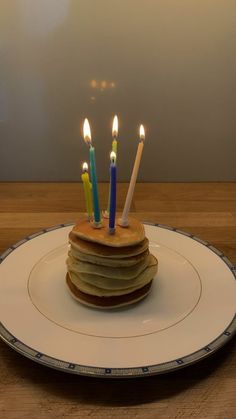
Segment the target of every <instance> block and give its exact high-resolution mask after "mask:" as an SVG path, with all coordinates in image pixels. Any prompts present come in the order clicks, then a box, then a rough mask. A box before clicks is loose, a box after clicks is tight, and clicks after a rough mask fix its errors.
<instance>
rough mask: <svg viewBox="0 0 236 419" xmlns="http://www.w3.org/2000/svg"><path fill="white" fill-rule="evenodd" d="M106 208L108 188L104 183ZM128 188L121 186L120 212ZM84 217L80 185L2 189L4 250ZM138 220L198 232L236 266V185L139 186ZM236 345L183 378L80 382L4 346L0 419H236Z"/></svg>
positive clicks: (136, 200) (0, 246)
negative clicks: (59, 225)
mask: <svg viewBox="0 0 236 419" xmlns="http://www.w3.org/2000/svg"><path fill="white" fill-rule="evenodd" d="M99 188H100V195H101V205H102V207H106V202H107V191H108V185H107V184H101V185H99ZM126 191H127V184H120V185H119V187H118V203H119V205H118V209H119V210H121V209H122V205H123V203H124V199H125V194H126ZM83 211H84V200H83V194H82V186H81V184H76V183H2V184H0V252H2V251H4V249H6V248H7V247H8V246H10V245H11V244H12V243H14V242H16V241H18V240H20V239H21V238H22V237H24V236H27V235H28V234H31V233H33V232H35V231H37V230H40V229H42V228H45V227H48V226H51V225H55V224H58V223H64V222H74V221H75V220H76V219H77V218H78V217H79V216H80V215H81V213H83ZM132 212H133V213H134V214H135V216H136V217H138V218H139V219H140V220H146V221H151V222H158V223H162V224H167V225H172V226H174V227H177V228H179V229H183V230H186V231H189V232H192V233H193V234H195V235H198V236H199V237H201V238H203V239H205V240H207V241H209V242H211V243H212V244H213V245H214V246H216V247H217V248H219V249H220V250H222V251H223V252H224V253H225V254H226V255H227V256H228V257H229V258H230V259H231V260H232V262H233V263H234V264H235V265H236V184H235V183H189V184H184V183H182V184H181V183H176V184H173V183H172V184H170V183H165V184H164V183H163V184H149V183H147V184H141V183H140V184H138V185H137V187H136V191H135V197H134V202H133V205H132ZM235 347H236V345H235V339H233V340H232V341H231V342H230V344H228V345H227V346H226V347H224V348H222V349H221V350H220V351H219V352H218V353H216V354H215V355H213V356H211V357H209V358H208V359H206V360H204V361H203V362H200V363H198V364H196V365H193V366H191V367H188V368H186V369H183V370H179V371H178V372H175V373H171V374H167V375H163V376H156V377H149V378H143V379H134V380H113V381H110V380H109V381H106V380H99V379H91V378H84V377H77V376H73V375H69V374H65V373H62V372H58V371H54V370H51V369H49V368H45V367H42V366H40V365H38V364H36V363H34V362H32V361H30V360H27V359H26V358H24V357H22V356H21V355H19V354H17V353H15V352H14V351H13V350H11V349H10V348H9V347H7V346H6V345H5V344H4V343H3V342H0V351H1V361H0V362H1V364H0V366H1V374H0V415H1V417H2V418H4V419H5V418H10V419H13V418H26V419H27V418H30V419H34V418H35V419H36V418H37V419H38V418H45V419H46V418H49V419H50V418H87V417H93V418H112V417H115V418H121V417H123V416H124V415H125V416H126V417H128V418H139V417H140V418H150V419H152V418H163V419H190V418H200V419H205V418H206V419H213V418H214V419H215V418H218V419H232V418H233V417H235V416H236V401H235V400H236V398H235V393H236V354H235Z"/></svg>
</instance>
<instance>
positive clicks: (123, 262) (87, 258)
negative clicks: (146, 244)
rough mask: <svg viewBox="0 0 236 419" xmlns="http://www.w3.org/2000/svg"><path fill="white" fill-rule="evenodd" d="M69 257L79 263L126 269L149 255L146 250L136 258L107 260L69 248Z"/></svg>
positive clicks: (106, 258)
mask: <svg viewBox="0 0 236 419" xmlns="http://www.w3.org/2000/svg"><path fill="white" fill-rule="evenodd" d="M69 255H71V256H72V257H73V258H74V259H76V260H79V261H81V262H88V263H93V264H94V265H102V266H113V267H114V266H115V267H122V266H123V267H128V266H133V265H137V263H139V262H141V261H142V260H143V259H145V258H146V257H147V256H148V255H149V250H148V249H147V250H145V251H144V252H142V253H140V254H139V255H136V256H130V257H126V258H123V259H121V258H119V259H118V258H116V259H113V258H108V257H100V256H96V255H89V254H86V253H82V252H80V251H79V250H78V249H75V248H74V247H72V246H71V248H70V250H69Z"/></svg>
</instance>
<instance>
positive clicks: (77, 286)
mask: <svg viewBox="0 0 236 419" xmlns="http://www.w3.org/2000/svg"><path fill="white" fill-rule="evenodd" d="M106 223H107V220H104V227H103V228H101V229H94V228H92V227H91V225H90V224H89V223H88V221H86V220H83V221H80V222H78V223H77V224H76V225H75V226H74V227H73V229H72V231H71V232H70V233H69V242H70V249H69V253H68V258H67V269H68V272H67V276H66V281H67V285H68V287H69V290H70V292H71V294H72V296H73V297H74V298H76V299H77V300H78V301H80V302H81V303H84V304H86V305H89V306H92V307H97V308H115V307H121V306H125V305H128V304H131V303H134V302H137V301H139V300H141V299H142V298H144V297H145V296H146V295H147V294H148V293H149V291H150V289H151V284H152V280H153V278H154V276H155V275H156V272H157V260H156V258H155V257H154V256H153V255H151V254H150V252H149V249H148V244H149V243H148V239H147V238H146V237H145V232H144V227H143V225H142V224H141V223H140V222H139V221H138V220H135V219H133V218H130V219H129V227H127V228H122V227H120V226H117V227H116V233H115V234H114V235H110V234H109V233H108V228H107V225H106Z"/></svg>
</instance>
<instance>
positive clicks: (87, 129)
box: [83, 118, 91, 144]
mask: <svg viewBox="0 0 236 419" xmlns="http://www.w3.org/2000/svg"><path fill="white" fill-rule="evenodd" d="M83 134H84V141H85V142H86V143H88V144H89V143H91V130H90V125H89V121H88V119H87V118H86V119H85V120H84V126H83Z"/></svg>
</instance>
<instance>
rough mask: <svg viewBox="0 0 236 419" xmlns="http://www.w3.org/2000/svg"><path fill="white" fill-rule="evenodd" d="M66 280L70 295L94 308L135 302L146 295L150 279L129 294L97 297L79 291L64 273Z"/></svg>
mask: <svg viewBox="0 0 236 419" xmlns="http://www.w3.org/2000/svg"><path fill="white" fill-rule="evenodd" d="M66 282H67V285H68V287H69V290H70V292H71V294H72V296H73V297H74V298H75V299H76V300H78V301H80V302H81V303H83V304H86V305H88V306H90V307H95V308H117V307H123V306H125V305H129V304H133V303H136V302H137V301H139V300H141V299H142V298H144V297H146V296H147V295H148V293H149V291H150V289H151V285H152V280H151V281H150V282H149V283H148V284H146V285H144V286H143V287H142V288H139V289H137V290H135V291H133V292H130V293H129V294H125V295H119V296H115V297H114V296H112V297H98V296H95V295H90V294H86V293H85V292H83V291H80V290H79V289H78V288H77V287H76V286H75V285H74V284H73V283H72V282H71V279H70V276H69V274H68V273H67V275H66Z"/></svg>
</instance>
